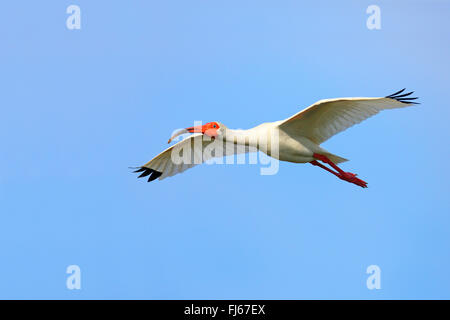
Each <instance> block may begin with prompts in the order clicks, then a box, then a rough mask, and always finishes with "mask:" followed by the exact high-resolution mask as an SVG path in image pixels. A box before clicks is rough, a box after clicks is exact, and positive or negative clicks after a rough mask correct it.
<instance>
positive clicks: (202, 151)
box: [136, 89, 416, 187]
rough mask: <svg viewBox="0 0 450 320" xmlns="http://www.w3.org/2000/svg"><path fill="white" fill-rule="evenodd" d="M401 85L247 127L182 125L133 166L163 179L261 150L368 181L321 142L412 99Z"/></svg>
mask: <svg viewBox="0 0 450 320" xmlns="http://www.w3.org/2000/svg"><path fill="white" fill-rule="evenodd" d="M403 91H404V89H403V90H401V91H399V92H396V93H394V94H392V95H390V96H387V97H384V98H340V99H328V100H320V101H318V102H317V103H315V104H313V105H311V106H310V107H308V108H306V109H304V110H302V111H300V112H299V113H297V114H295V115H293V116H292V117H289V118H288V119H285V120H281V121H276V122H267V123H263V124H260V125H258V126H256V127H254V128H251V129H248V130H234V129H229V128H228V127H226V126H225V125H223V124H222V123H219V122H210V123H207V124H205V125H203V126H196V127H190V128H186V129H184V130H181V131H179V132H177V133H176V134H174V136H173V137H172V138H171V139H170V140H169V142H171V141H172V139H174V138H175V137H177V136H179V135H181V134H183V133H188V132H189V133H195V134H194V135H191V136H189V137H188V138H185V139H183V140H182V141H180V142H178V143H177V144H175V145H173V146H171V147H170V148H168V149H166V150H165V151H163V152H162V153H160V154H159V155H158V156H156V157H155V158H153V159H152V160H151V161H149V162H148V163H146V164H145V165H143V166H142V167H139V168H138V170H136V172H141V175H140V176H139V177H145V176H149V179H148V180H149V181H152V180H155V179H157V178H159V179H160V180H161V179H164V178H166V177H169V176H172V175H174V174H176V173H180V172H183V171H184V170H186V169H189V168H191V167H193V166H195V165H196V164H200V163H203V162H205V161H208V160H210V159H212V158H217V157H223V156H228V155H232V154H239V153H246V152H255V151H261V152H264V153H265V154H267V155H269V156H271V157H273V158H275V159H278V160H281V161H288V162H293V163H308V162H309V163H311V164H313V165H315V166H319V167H321V168H323V169H325V170H327V171H329V172H331V173H333V174H334V175H336V176H337V177H339V178H340V179H342V180H346V181H348V182H352V183H354V184H356V185H359V186H361V187H367V183H366V182H364V181H362V180H360V179H358V178H356V175H355V174H352V173H349V172H344V171H342V170H341V169H340V168H339V167H337V166H336V164H338V163H342V162H345V161H347V159H345V158H342V157H340V156H337V155H335V154H332V153H330V152H328V151H327V150H325V149H323V148H322V147H321V146H320V144H321V143H323V142H324V141H326V140H328V139H329V138H330V137H332V136H333V135H335V134H337V133H339V132H341V131H343V130H345V129H347V128H349V127H351V126H353V125H354V124H357V123H360V122H361V121H363V120H365V119H367V118H369V117H370V116H372V115H374V114H376V113H378V112H379V111H381V110H384V109H394V108H402V107H406V106H410V105H412V104H416V103H415V102H412V101H411V100H414V99H416V98H409V97H408V96H409V95H410V94H411V92H410V93H406V94H401V93H402V92H403ZM212 150H214V151H212ZM319 161H322V162H324V163H325V164H328V165H330V166H331V167H332V168H333V169H335V170H336V171H333V170H331V169H330V168H328V167H326V166H324V165H323V164H321V163H319Z"/></svg>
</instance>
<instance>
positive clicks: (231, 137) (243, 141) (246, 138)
mask: <svg viewBox="0 0 450 320" xmlns="http://www.w3.org/2000/svg"><path fill="white" fill-rule="evenodd" d="M225 141H226V142H231V143H233V144H236V145H245V146H251V147H257V146H258V136H257V135H256V133H255V131H254V128H252V129H248V130H240V129H228V128H227V130H226V133H225Z"/></svg>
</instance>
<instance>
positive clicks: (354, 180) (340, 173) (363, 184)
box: [310, 153, 367, 188]
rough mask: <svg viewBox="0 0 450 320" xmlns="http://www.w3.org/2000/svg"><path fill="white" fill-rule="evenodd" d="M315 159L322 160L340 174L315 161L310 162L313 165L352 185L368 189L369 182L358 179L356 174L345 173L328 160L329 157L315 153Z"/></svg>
mask: <svg viewBox="0 0 450 320" xmlns="http://www.w3.org/2000/svg"><path fill="white" fill-rule="evenodd" d="M313 157H314V158H316V159H317V160H320V161H322V162H324V163H327V164H329V165H330V166H332V167H333V168H334V169H336V170H337V171H338V173H336V172H334V171H333V170H330V169H329V168H327V167H325V166H324V165H322V164H320V163H319V162H317V161H316V160H313V161H311V162H310V163H311V164H312V165H314V166H319V167H321V168H323V169H325V170H327V171H328V172H331V173H332V174H334V175H335V176H337V177H338V178H340V179H342V180H345V181H347V182H351V183H353V184H356V185H357V186H360V187H362V188H367V182H365V181H363V180H361V179H358V178H356V174H354V173H351V172H345V171H343V170H342V169H341V168H339V167H338V166H337V165H336V164H334V163H333V162H332V161H331V160H330V159H328V157H327V156H324V155H322V154H318V153H314V155H313Z"/></svg>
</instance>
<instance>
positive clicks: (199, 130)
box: [167, 126, 205, 143]
mask: <svg viewBox="0 0 450 320" xmlns="http://www.w3.org/2000/svg"><path fill="white" fill-rule="evenodd" d="M203 127H204V126H195V127H189V128H186V129H181V130H179V131H177V132H175V133H174V134H173V136H172V137H170V139H169V141H167V143H171V142H172V140H173V139H175V138H176V137H178V136H180V135H182V134H185V133H205V129H204V128H203Z"/></svg>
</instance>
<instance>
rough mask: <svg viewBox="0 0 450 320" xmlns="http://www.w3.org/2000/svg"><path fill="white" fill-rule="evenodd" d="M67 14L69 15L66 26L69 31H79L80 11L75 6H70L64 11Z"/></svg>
mask: <svg viewBox="0 0 450 320" xmlns="http://www.w3.org/2000/svg"><path fill="white" fill-rule="evenodd" d="M66 13H67V14H70V16H69V17H67V20H66V26H67V29H69V30H75V29H77V30H79V29H81V9H80V7H79V6H77V5H74V4H72V5H70V6H68V7H67V10H66Z"/></svg>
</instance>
